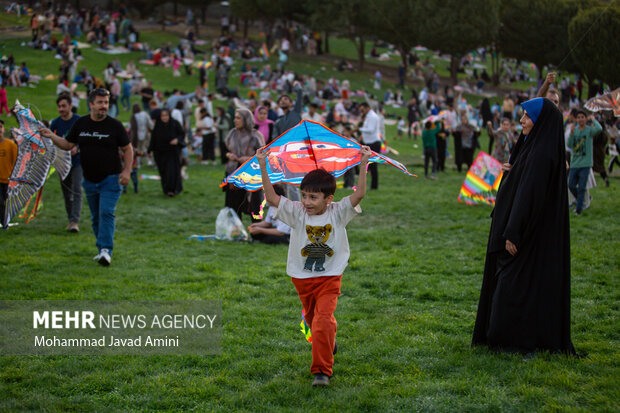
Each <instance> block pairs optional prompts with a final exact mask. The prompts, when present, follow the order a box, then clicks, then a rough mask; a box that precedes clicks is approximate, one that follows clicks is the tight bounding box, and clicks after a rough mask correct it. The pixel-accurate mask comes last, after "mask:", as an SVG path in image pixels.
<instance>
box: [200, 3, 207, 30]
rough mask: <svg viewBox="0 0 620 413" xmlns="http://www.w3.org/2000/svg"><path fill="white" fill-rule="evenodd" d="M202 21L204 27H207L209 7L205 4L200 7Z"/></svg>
mask: <svg viewBox="0 0 620 413" xmlns="http://www.w3.org/2000/svg"><path fill="white" fill-rule="evenodd" d="M200 20H201V22H200V23H202V24H203V25H204V26H206V25H207V6H205V5H204V4H203V5H202V6H201V7H200Z"/></svg>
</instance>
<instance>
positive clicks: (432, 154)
mask: <svg viewBox="0 0 620 413" xmlns="http://www.w3.org/2000/svg"><path fill="white" fill-rule="evenodd" d="M431 159H432V161H433V168H432V170H431V171H432V172H431V173H432V174H433V175H435V172H436V171H437V148H424V176H428V162H429V161H430V160H431Z"/></svg>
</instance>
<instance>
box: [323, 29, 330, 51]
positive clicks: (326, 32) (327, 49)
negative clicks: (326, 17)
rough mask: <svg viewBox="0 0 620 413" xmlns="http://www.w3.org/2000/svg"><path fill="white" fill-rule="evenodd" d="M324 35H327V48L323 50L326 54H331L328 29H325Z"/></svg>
mask: <svg viewBox="0 0 620 413" xmlns="http://www.w3.org/2000/svg"><path fill="white" fill-rule="evenodd" d="M324 37H325V49H324V50H323V52H324V53H325V54H329V32H328V31H327V30H325V33H324Z"/></svg>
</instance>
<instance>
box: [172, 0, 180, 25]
mask: <svg viewBox="0 0 620 413" xmlns="http://www.w3.org/2000/svg"><path fill="white" fill-rule="evenodd" d="M178 8H179V3H177V2H176V1H173V2H172V15H173V16H174V22H175V23H176V22H177V16H178V15H179V10H178Z"/></svg>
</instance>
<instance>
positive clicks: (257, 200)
mask: <svg viewBox="0 0 620 413" xmlns="http://www.w3.org/2000/svg"><path fill="white" fill-rule="evenodd" d="M248 198H249V199H248ZM224 202H225V205H224V206H227V207H229V208H232V209H233V210H234V211H235V212H236V213H237V215H238V216H239V219H243V215H242V214H244V213H245V214H248V215H250V217H251V218H252V222H260V220H261V219H260V218H254V217H253V216H252V213H254V214H258V212H259V210H260V204H261V202H263V191H256V192H249V191H246V190H244V189H239V188H237V187H235V186H233V185H231V184H228V186H227V187H226V199H225V201H224Z"/></svg>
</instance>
